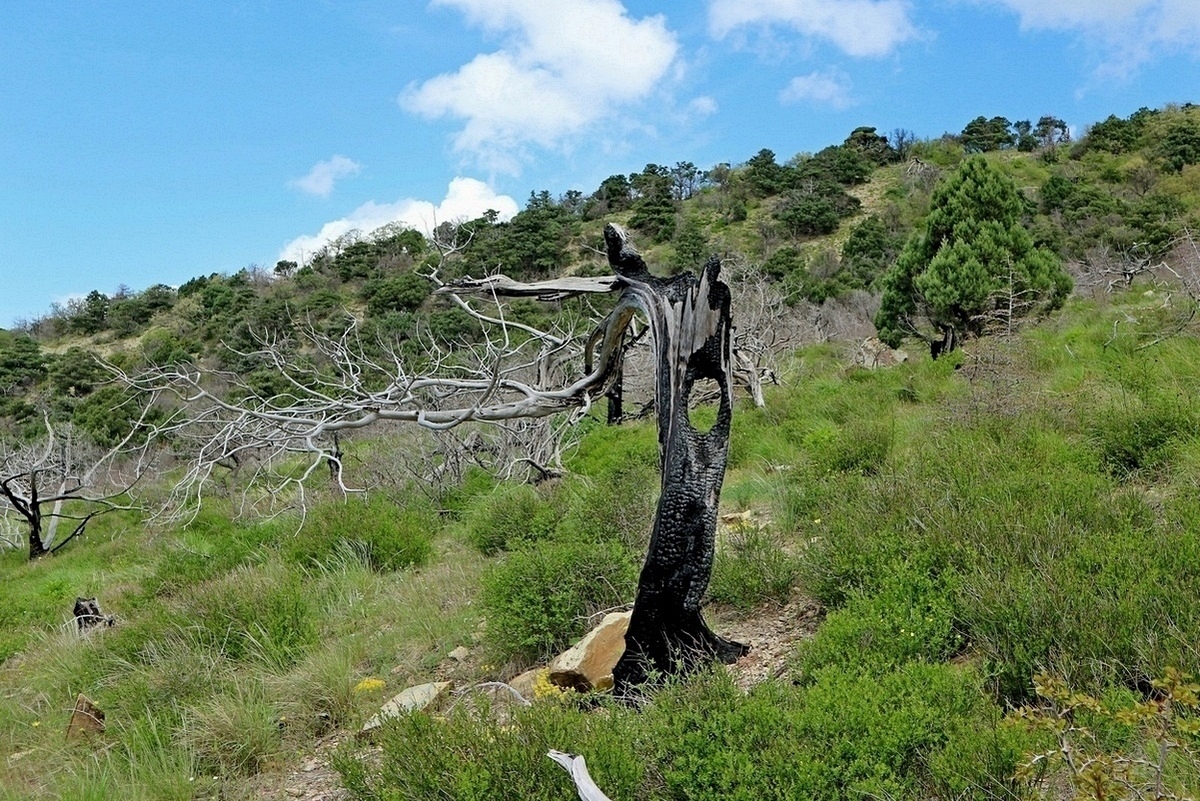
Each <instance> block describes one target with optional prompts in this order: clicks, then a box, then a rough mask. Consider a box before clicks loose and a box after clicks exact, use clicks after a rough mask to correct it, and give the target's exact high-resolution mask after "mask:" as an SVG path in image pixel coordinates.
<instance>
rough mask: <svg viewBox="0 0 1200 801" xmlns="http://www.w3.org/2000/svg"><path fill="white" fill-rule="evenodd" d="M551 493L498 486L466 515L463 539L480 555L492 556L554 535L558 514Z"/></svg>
mask: <svg viewBox="0 0 1200 801" xmlns="http://www.w3.org/2000/svg"><path fill="white" fill-rule="evenodd" d="M555 495H556V494H555V493H554V491H553V490H552V489H542V488H538V487H533V486H531V485H529V484H501V485H500V486H498V487H496V489H495V491H494V492H492V493H491V495H489V496H487V497H480V498H478V499H477V500H476V502H475V503H474V505H472V507H471V509H470V511H469V512H468V513H467V515H466V519H465V521H464V527H465V528H466V533H467V539H468V540H469V541H470V543H471V544H472V545H474V546H475V548H477V549H478V550H479V552H480V553H482V554H484V555H487V556H492V555H494V554H496V553H499V552H500V551H505V550H508V549H509V548H511V547H514V546H516V545H518V544H519V543H522V542H534V541H536V540H540V539H544V538H546V537H548V536H550V535H551V534H553V533H554V529H555V527H556V526H557V525H558V519H559V517H560V516H561V514H562V511H561V510H560V508H559V507H558V505H557V504H556V503H555V501H556V497H555Z"/></svg>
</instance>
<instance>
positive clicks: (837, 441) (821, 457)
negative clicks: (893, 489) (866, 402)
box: [813, 419, 892, 475]
mask: <svg viewBox="0 0 1200 801" xmlns="http://www.w3.org/2000/svg"><path fill="white" fill-rule="evenodd" d="M813 446H814V448H815V450H816V453H815V458H816V461H817V464H818V465H819V466H821V467H823V468H824V469H826V470H830V471H835V472H839V473H861V474H863V475H875V474H876V473H878V472H879V471H880V470H881V469H882V468H883V466H884V463H885V462H886V461H887V458H888V454H890V453H891V450H892V428H891V426H890V425H889V424H888V423H887V422H877V421H875V420H864V419H856V420H854V421H852V422H850V423H849V424H847V425H845V426H843V427H842V428H841V429H840V430H838V431H837V432H836V433H834V434H832V435H830V436H829V437H828V438H824V439H820V440H814V442H813Z"/></svg>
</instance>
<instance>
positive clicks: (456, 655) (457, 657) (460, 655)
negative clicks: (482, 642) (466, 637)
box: [450, 645, 471, 662]
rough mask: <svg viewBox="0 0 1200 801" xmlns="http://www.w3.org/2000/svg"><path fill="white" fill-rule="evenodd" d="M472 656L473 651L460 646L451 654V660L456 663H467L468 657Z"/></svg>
mask: <svg viewBox="0 0 1200 801" xmlns="http://www.w3.org/2000/svg"><path fill="white" fill-rule="evenodd" d="M470 655H471V651H470V649H469V648H467V647H466V646H464V645H460V646H458V647H457V648H455V649H454V650H453V651H451V652H450V658H451V659H453V660H454V661H455V662H466V661H467V657H468V656H470Z"/></svg>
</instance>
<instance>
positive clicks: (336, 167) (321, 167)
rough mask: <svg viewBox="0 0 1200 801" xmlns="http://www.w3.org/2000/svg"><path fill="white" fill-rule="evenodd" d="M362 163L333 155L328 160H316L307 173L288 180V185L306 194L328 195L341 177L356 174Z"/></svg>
mask: <svg viewBox="0 0 1200 801" xmlns="http://www.w3.org/2000/svg"><path fill="white" fill-rule="evenodd" d="M361 169H362V165H361V164H359V163H358V162H356V161H354V160H353V159H348V158H346V157H345V156H334V157H333V158H331V159H329V160H328V161H318V162H317V163H316V164H314V165H313V167H312V169H311V170H309V171H308V175H305V176H304V177H303V178H297V179H295V180H294V181H289V182H288V186H290V187H292V188H293V189H299V190H300V191H301V192H303V193H305V194H306V195H316V196H317V197H329V195H330V193H331V192H333V186H334V184H336V183H337V182H338V181H340V180H341V179H343V178H347V177H349V176H351V175H357V174H358V172H359V171H360V170H361Z"/></svg>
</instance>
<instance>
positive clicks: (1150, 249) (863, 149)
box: [0, 103, 1200, 442]
mask: <svg viewBox="0 0 1200 801" xmlns="http://www.w3.org/2000/svg"><path fill="white" fill-rule="evenodd" d="M974 154H983V156H984V158H985V159H986V161H987V162H988V163H989V164H991V165H993V166H995V167H997V168H998V172H999V173H1001V174H1003V175H1004V176H1007V177H1008V179H1011V181H1012V182H1013V183H1014V184H1015V186H1016V187H1017V188H1018V189H1019V192H1020V199H1021V203H1020V204H1019V206H1017V207H1016V208H1015V213H1016V215H1017V216H1018V217H1019V220H1018V221H1019V226H1018V227H1019V228H1021V229H1023V231H1024V232H1025V233H1020V236H1021V237H1025V235H1026V234H1027V235H1028V237H1029V241H1028V242H1027V243H1023V244H1020V245H1019V249H1022V251H1023V252H1027V253H1033V254H1036V255H1037V258H1038V259H1041V260H1042V261H1043V262H1044V261H1045V259H1046V258H1047V256H1046V255H1044V254H1049V257H1051V258H1053V260H1054V261H1056V262H1057V263H1058V265H1065V266H1066V267H1067V269H1068V272H1070V273H1072V274H1074V275H1076V276H1077V277H1078V276H1079V275H1080V274H1086V275H1087V276H1090V279H1089V280H1100V279H1101V278H1102V277H1104V276H1107V277H1108V278H1109V279H1111V278H1113V277H1119V276H1122V275H1127V274H1130V273H1131V271H1133V272H1136V271H1137V270H1138V269H1140V268H1144V267H1145V266H1147V265H1149V264H1152V263H1158V262H1160V261H1161V260H1162V259H1163V258H1164V257H1167V255H1168V254H1169V252H1170V250H1171V248H1172V246H1173V244H1174V243H1176V242H1177V241H1178V240H1179V237H1180V235H1181V234H1183V233H1184V232H1186V231H1188V230H1190V229H1194V228H1195V227H1196V225H1197V223H1198V222H1200V107H1196V106H1194V105H1192V104H1190V103H1189V104H1186V105H1184V106H1178V107H1177V106H1172V107H1167V108H1164V109H1160V110H1150V109H1141V110H1139V111H1137V112H1136V113H1134V114H1132V115H1130V116H1129V117H1128V118H1119V117H1116V116H1110V117H1109V118H1108V119H1106V120H1104V121H1102V122H1100V123H1097V124H1095V125H1093V126H1092V127H1091V128H1090V129H1089V130H1088V131H1086V133H1084V134H1083V135H1082V136H1080V137H1078V138H1077V139H1075V140H1072V139H1071V137H1070V136H1069V133H1068V130H1067V126H1066V125H1065V124H1064V123H1063V122H1062V121H1061V120H1059V119H1057V118H1054V117H1050V116H1047V117H1043V118H1041V119H1039V120H1038V121H1037V122H1036V123H1033V122H1031V121H1018V122H1016V123H1012V122H1010V121H1009V120H1007V119H1005V118H1003V117H992V118H990V119H988V118H985V117H979V118H977V119H975V120H972V121H971V122H970V123H968V124H967V125H966V126H965V127H964V129H963V130H962V131H961V133H959V134H955V135H950V134H947V135H944V136H942V137H940V138H936V139H918V138H917V137H916V136H915V135H914V134H913V133H912V132H910V131H907V130H897V131H894V132H891V133H890V134H889V135H887V136H884V135H882V134H881V133H879V132H877V131H876V129H874V128H870V127H860V128H857V129H855V130H854V131H852V132H850V134H849V135H848V136H847V137H846V139H845V141H843V142H842V143H840V144H833V145H830V146H829V147H826V148H825V149H823V150H821V151H820V152H818V153H815V154H807V153H804V154H798V155H796V156H793V157H791V158H788V159H786V160H784V161H781V159H780V156H779V155H777V154H775V153H773V152H772V151H770V150H767V149H764V150H761V151H759V152H758V153H756V154H754V155H753V156H751V157H750V158H748V159H747V160H746V161H745V162H742V163H738V164H732V163H724V164H718V165H716V166H713V167H712V168H710V169H708V170H701V169H699V168H697V167H696V165H694V164H691V163H688V162H679V163H676V164H675V165H674V166H665V165H657V164H648V165H646V167H645V168H644V169H643V170H642V171H641V172H638V173H633V174H629V175H613V176H611V177H609V178H607V179H605V180H604V181H603V182H602V183H601V185H600V186H599V187H597V189H596V190H595V191H594V192H592V193H591V194H584V193H582V192H578V191H570V192H567V193H565V194H563V195H561V196H558V197H556V196H555V195H553V194H552V193H551V192H550V191H546V190H543V191H540V192H531V193H530V195H529V199H528V202H527V205H526V208H525V209H524V210H523V211H521V212H520V213H518V214H517V215H516V216H515V217H513V218H512V219H511V220H508V221H504V222H501V221H499V220H498V219H497V218H496V215H495V214H486V215H484V216H483V217H480V218H478V219H475V220H466V221H457V222H453V223H449V222H448V223H444V224H443V225H442V226H440V227H439V229H438V230H437V232H436V234H435V237H434V241H430V240H428V239H426V238H425V237H424V236H422V235H421V234H419V233H418V232H416V231H413V230H405V229H403V228H400V227H396V226H388V227H385V228H382V229H380V230H377V231H370V232H367V231H362V232H354V233H352V234H349V235H347V236H345V237H343V238H342V239H340V240H338V241H336V242H333V243H331V244H330V245H329V246H328V247H326V248H325V249H323V250H322V251H320V252H319V253H317V254H316V256H315V257H314V258H313V259H312V260H311V261H310V262H309V263H307V264H303V265H300V264H296V263H293V262H287V261H281V262H279V263H278V264H276V265H274V267H273V268H269V267H253V268H249V269H246V270H243V271H241V272H238V273H237V274H235V275H221V274H215V273H214V274H212V275H208V276H198V277H196V278H193V279H192V280H190V281H187V282H186V283H184V284H183V285H181V286H179V287H178V288H173V287H170V286H167V285H165V284H158V285H155V286H151V287H148V288H145V289H143V290H141V291H132V290H129V289H127V288H125V287H122V288H121V289H119V290H118V291H117V292H116V293H115V294H112V295H108V294H105V293H104V292H102V291H100V290H93V291H92V292H90V293H89V294H88V295H87V296H86V297H85V298H83V299H82V300H79V301H73V302H71V303H69V304H67V305H66V306H62V307H60V306H55V307H53V308H52V309H51V310H50V311H49V313H47V314H46V315H45V316H43V317H41V318H38V319H36V320H32V321H28V322H26V323H22V324H20V325H18V326H16V327H15V328H14V329H13V330H11V331H0V419H2V423H3V425H4V428H5V429H6V430H10V431H30V432H31V431H33V430H35V429H37V428H39V427H40V426H41V419H42V411H43V410H46V411H48V412H49V414H50V415H51V416H52V418H54V419H57V420H68V419H69V420H72V421H73V422H74V423H76V424H77V425H78V426H79V427H81V428H83V429H84V430H86V431H88V432H90V434H91V435H92V436H93V437H95V438H96V439H97V440H99V441H101V442H104V441H112V440H113V439H114V438H115V437H117V436H118V435H119V433H120V431H121V426H122V423H121V421H120V420H118V419H114V416H113V415H112V414H111V413H110V411H109V410H110V409H112V408H113V406H114V401H115V393H117V392H118V391H119V390H118V389H116V388H115V387H110V386H104V385H103V377H104V376H103V374H102V372H101V370H100V368H99V366H98V365H97V363H96V361H95V359H94V358H93V354H96V353H99V354H102V355H103V356H104V357H105V358H107V359H109V360H112V361H113V362H115V363H116V364H118V365H121V366H125V367H137V366H138V365H139V364H143V363H156V364H166V363H171V362H180V361H186V360H195V361H202V362H204V363H206V364H208V365H210V366H213V367H218V368H227V369H233V370H237V371H239V372H241V373H243V374H254V373H255V372H256V371H258V369H259V365H258V364H257V363H256V362H255V360H254V358H253V357H252V356H248V355H246V354H249V353H251V352H252V351H254V350H255V349H256V344H257V343H258V342H259V341H260V340H259V338H260V337H263V336H268V337H269V336H272V335H274V334H278V333H283V332H286V331H287V330H288V329H290V328H291V327H293V326H295V325H297V324H301V323H303V324H305V325H313V326H316V327H317V328H319V329H324V330H328V331H334V330H337V329H340V328H344V326H345V324H346V322H347V317H346V315H347V314H352V315H354V316H355V317H356V318H357V319H358V320H359V323H360V326H361V331H362V333H363V334H365V335H366V336H367V338H376V339H378V338H382V339H384V340H391V341H399V342H402V343H403V342H405V341H408V340H410V339H411V338H413V337H415V336H416V335H417V333H418V331H420V332H427V333H428V334H430V335H431V336H433V337H434V338H435V339H441V340H446V341H451V342H453V341H456V340H457V341H461V340H470V339H472V338H473V337H475V336H477V335H478V331H477V330H476V328H475V323H474V322H473V321H472V320H471V319H469V318H468V317H467V316H466V315H464V314H463V313H462V312H461V311H459V310H457V309H456V308H454V307H453V305H452V304H450V303H449V302H448V301H446V300H443V299H441V298H438V297H432V296H431V291H432V288H433V283H432V282H431V281H430V280H429V278H428V277H427V276H429V275H430V274H431V273H433V272H434V271H436V272H437V275H438V277H439V278H440V279H442V280H449V279H453V278H455V277H458V276H465V275H472V276H480V275H484V274H489V273H493V272H497V271H500V272H504V273H505V274H507V275H509V276H511V277H514V278H519V279H527V280H528V279H538V278H545V277H550V276H553V275H560V274H564V273H566V274H572V273H578V274H588V273H592V272H607V266H606V265H604V263H603V259H602V258H601V256H600V254H599V253H598V250H597V248H598V245H599V243H600V239H601V236H600V232H601V230H602V228H603V226H604V224H605V223H606V222H610V221H616V222H619V223H621V224H622V225H624V226H626V227H628V228H630V229H632V231H633V232H634V236H635V237H636V239H637V241H638V244H639V246H640V247H641V248H642V249H643V251H645V252H646V253H647V260H648V261H649V263H650V264H652V265H655V266H657V268H659V269H662V270H665V271H678V270H684V269H692V268H694V267H695V266H696V265H698V264H699V263H700V262H701V261H702V260H703V259H704V258H705V257H706V255H707V254H709V253H711V252H719V253H722V254H724V255H726V256H727V257H729V258H731V259H733V260H735V261H736V262H737V263H739V264H742V265H746V266H747V267H748V268H749V269H753V270H756V271H758V272H759V273H761V275H762V276H763V277H764V278H765V279H766V280H768V281H770V282H772V283H773V285H774V286H775V287H776V289H777V290H778V291H779V293H780V295H781V296H782V297H783V298H784V299H785V300H786V302H787V303H789V304H799V303H811V304H818V305H819V304H823V303H829V302H836V301H838V300H839V299H842V300H844V299H845V298H847V297H848V296H852V295H854V296H856V297H861V298H865V299H866V300H865V303H866V305H867V306H868V307H871V304H877V303H878V298H879V296H880V295H881V294H882V295H883V296H884V307H885V309H884V312H883V314H884V315H885V317H886V315H888V314H890V313H891V312H889V311H888V310H889V309H891V310H892V311H895V308H894V307H896V303H892V302H889V298H888V291H889V290H888V282H887V280H885V276H886V275H887V274H888V273H889V271H891V272H892V273H893V280H892V289H893V290H894V291H897V292H900V295H897V296H896V298H893V300H895V301H896V302H898V303H899V304H900V305H899V307H898V308H899V311H898V312H896V313H897V314H900V315H901V316H900V317H896V316H895V315H893V317H892V318H891V321H890V322H888V321H886V320H885V321H884V323H882V324H881V333H882V334H883V335H884V339H887V340H889V341H890V342H893V343H895V342H898V341H899V340H900V339H902V338H904V337H905V336H908V335H911V334H918V335H921V336H931V334H930V333H929V332H930V331H933V332H934V333H936V329H937V328H938V327H940V326H943V325H945V320H946V319H949V318H953V317H954V314H953V313H951V311H952V310H951V311H947V309H942V310H941V311H939V312H937V313H936V314H935V313H934V312H933V311H931V309H933V308H934V307H933V306H930V308H929V309H922V308H917V307H916V306H913V304H912V302H911V297H910V295H912V292H911V291H909V292H908V294H904V292H903V291H901V290H903V289H904V287H905V286H907V285H905V284H904V281H905V280H909V279H911V278H912V276H909V279H904V278H903V276H900V277H897V275H899V273H897V271H896V270H895V269H894V268H896V266H897V263H898V261H899V262H900V263H901V264H903V263H904V262H905V259H902V258H900V257H901V254H902V253H903V252H904V251H905V246H906V243H909V244H910V246H911V247H913V248H916V244H915V243H916V242H917V240H919V239H921V238H922V237H924V239H923V240H922V241H924V242H926V243H927V245H928V242H929V241H932V240H931V238H930V234H929V225H928V223H929V217H930V210H931V204H934V203H935V198H936V194H935V192H936V189H937V187H938V186H939V184H941V183H943V182H944V181H945V180H947V179H949V178H950V177H952V176H954V175H956V174H957V173H958V171H959V168H960V165H962V164H963V163H964V161H965V160H969V159H970V158H971V157H972V156H973V155H974ZM962 180H965V181H968V182H969V181H972V180H976V179H974V178H965V179H962ZM988 180H991V179H988ZM967 213H968V216H969V214H970V212H967ZM980 213H987V212H982V211H981V212H980ZM1018 233H1019V232H1018ZM977 234H978V232H976V235H977ZM1012 234H1013V232H1012V231H1010V232H1009V234H1006V236H1010V237H1011V235H1012ZM977 238H978V237H977ZM937 244H938V246H939V247H940V246H941V243H940V240H939V241H938V243H937ZM929 255H930V256H931V255H932V254H929ZM968 256H970V254H968ZM166 258H169V254H164V259H166ZM914 258H915V257H914ZM978 258H981V259H984V260H985V261H986V257H984V256H979V257H978ZM968 261H969V258H968ZM1042 267H1043V268H1046V269H1052V270H1053V269H1058V266H1050V267H1046V265H1045V264H1043V265H1042ZM1039 269H1040V268H1039ZM900 272H903V271H902V270H901V271H900ZM924 280H926V281H930V280H933V279H932V278H927V279H924ZM1105 280H1108V279H1105ZM897 282H899V283H897ZM909 283H911V280H909ZM897 287H899V289H897ZM1061 288H1063V287H1060V289H1061ZM922 291H924V293H925V295H929V294H930V291H929V287H928V286H925V289H924V290H922ZM864 293H865V294H864ZM897 298H898V300H897ZM947 308H949V307H947ZM921 312H924V313H925V319H924V320H923V322H924V323H925V324H926V326H925V330H924V331H922V329H921V327H920V326H919V325H916V324H914V323H913V320H914V319H916V318H919V317H920V315H921ZM517 313H518V314H531V315H536V314H538V313H539V312H538V311H537V310H536V309H533V308H530V309H523V308H518V310H517ZM959 315H960V317H962V319H963V320H964V321H966V323H965V324H966V327H967V328H970V327H971V325H970V320H971V319H977V318H978V314H975V315H974V316H973V317H970V318H969V319H968V317H966V316H964V315H965V312H961V310H960V312H959ZM964 333H968V334H969V333H971V332H970V331H966V332H964ZM260 378H261V380H262V381H263V382H269V381H271V380H272V376H271V374H270V373H269V372H268V371H265V370H264V371H261V375H260Z"/></svg>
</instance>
